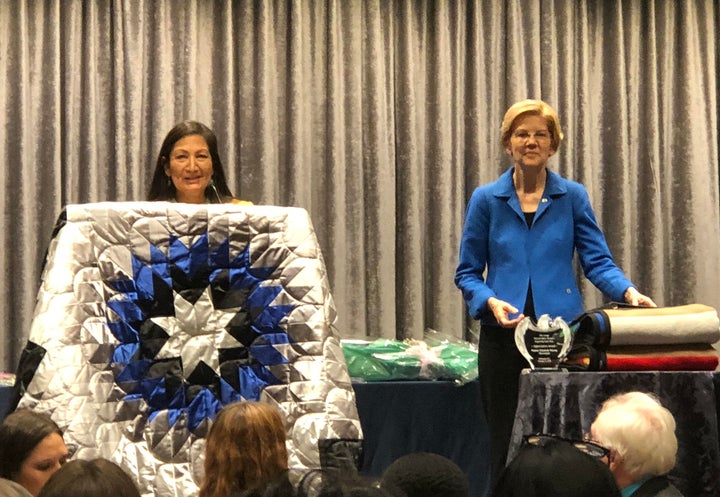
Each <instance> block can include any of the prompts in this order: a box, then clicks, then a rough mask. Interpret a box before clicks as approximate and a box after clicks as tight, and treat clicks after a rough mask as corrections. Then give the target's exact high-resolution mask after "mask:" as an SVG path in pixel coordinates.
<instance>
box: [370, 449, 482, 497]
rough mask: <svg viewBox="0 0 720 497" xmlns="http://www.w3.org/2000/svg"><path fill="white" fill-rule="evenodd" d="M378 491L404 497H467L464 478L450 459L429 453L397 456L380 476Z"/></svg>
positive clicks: (467, 483) (467, 485)
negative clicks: (381, 489)
mask: <svg viewBox="0 0 720 497" xmlns="http://www.w3.org/2000/svg"><path fill="white" fill-rule="evenodd" d="M380 486H381V488H383V489H385V490H387V491H388V492H389V493H391V494H393V495H396V496H398V495H399V496H404V497H434V496H438V495H442V496H443V497H468V492H469V487H470V484H469V482H468V478H467V475H465V473H463V471H462V469H460V467H459V466H458V465H457V464H455V463H454V462H453V461H452V460H450V459H448V458H447V457H445V456H441V455H439V454H432V453H430V452H416V453H413V454H407V455H404V456H401V457H399V458H398V459H396V460H395V461H393V463H392V464H391V465H390V466H388V468H387V469H386V470H385V472H384V473H383V475H382V479H381V483H380Z"/></svg>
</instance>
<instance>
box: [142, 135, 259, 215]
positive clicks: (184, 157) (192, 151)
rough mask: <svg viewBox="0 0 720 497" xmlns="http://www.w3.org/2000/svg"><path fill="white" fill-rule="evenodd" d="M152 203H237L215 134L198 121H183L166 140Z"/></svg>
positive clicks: (157, 165) (151, 191)
mask: <svg viewBox="0 0 720 497" xmlns="http://www.w3.org/2000/svg"><path fill="white" fill-rule="evenodd" d="M148 200H166V201H172V202H184V203H189V204H219V203H226V202H229V203H237V204H251V202H244V201H239V200H236V199H234V197H233V194H232V192H231V191H230V188H229V187H228V184H227V179H226V178H225V170H224V168H223V164H222V161H221V160H220V153H219V152H218V145H217V137H216V136H215V133H213V131H212V130H211V129H210V128H208V127H207V126H205V125H204V124H202V123H200V122H197V121H183V122H181V123H179V124H177V125H175V126H174V127H173V128H172V129H171V130H170V131H169V132H168V134H167V135H166V136H165V139H164V140H163V143H162V145H161V147H160V152H159V153H158V158H157V162H156V165H155V172H154V173H153V178H152V182H151V183H150V191H149V192H148Z"/></svg>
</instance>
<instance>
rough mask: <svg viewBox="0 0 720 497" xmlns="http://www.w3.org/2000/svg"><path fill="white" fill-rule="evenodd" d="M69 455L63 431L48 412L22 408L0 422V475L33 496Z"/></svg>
mask: <svg viewBox="0 0 720 497" xmlns="http://www.w3.org/2000/svg"><path fill="white" fill-rule="evenodd" d="M67 458H68V449H67V447H66V446H65V442H64V441H63V437H62V432H61V431H60V428H58V426H57V425H56V424H55V422H54V421H53V420H52V419H50V417H49V416H47V415H46V414H42V413H38V412H33V411H30V410H25V409H21V410H18V411H15V412H13V413H11V414H9V415H8V416H7V417H6V418H5V419H4V420H3V422H2V425H0V477H2V478H6V479H8V480H12V481H14V482H16V483H19V484H20V485H22V486H23V487H25V488H26V489H27V490H28V492H30V493H31V494H32V495H33V496H34V497H37V495H38V494H39V493H40V489H42V487H43V485H45V482H47V481H48V479H49V478H50V477H51V476H52V475H53V473H55V472H56V471H57V470H58V469H60V466H62V465H63V464H64V463H65V461H66V460H67Z"/></svg>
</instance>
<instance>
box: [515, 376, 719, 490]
mask: <svg viewBox="0 0 720 497" xmlns="http://www.w3.org/2000/svg"><path fill="white" fill-rule="evenodd" d="M632 390H640V391H644V392H650V393H653V394H655V395H656V396H657V397H658V398H659V399H660V402H661V403H662V404H663V405H664V406H665V407H667V408H668V409H669V410H670V411H671V412H672V414H673V416H675V422H676V435H677V438H678V457H677V464H676V466H675V469H673V471H672V472H671V473H670V478H671V480H672V481H673V483H674V484H675V485H676V486H677V487H678V489H680V491H681V492H682V493H683V494H684V495H685V496H686V497H718V496H720V444H719V439H718V414H719V413H720V374H719V373H713V372H690V371H687V372H684V371H678V372H664V371H663V372H660V371H647V372H597V373H591V372H570V373H568V372H537V371H536V372H531V371H529V370H525V371H523V373H522V374H521V375H520V390H519V394H518V399H519V401H518V408H517V414H516V418H515V424H514V427H513V433H512V440H511V443H510V451H509V454H508V460H510V459H511V458H512V457H513V456H514V455H515V454H516V453H517V450H518V448H519V446H520V444H521V442H522V436H523V435H525V434H531V433H541V432H542V433H551V434H555V435H561V436H565V437H568V438H578V437H582V436H583V435H585V434H587V433H589V431H590V425H591V424H592V422H593V420H594V419H595V415H596V414H597V411H598V409H599V408H600V406H601V404H602V403H603V402H604V401H605V400H606V399H607V398H608V397H610V396H612V395H614V394H617V393H623V392H628V391H632Z"/></svg>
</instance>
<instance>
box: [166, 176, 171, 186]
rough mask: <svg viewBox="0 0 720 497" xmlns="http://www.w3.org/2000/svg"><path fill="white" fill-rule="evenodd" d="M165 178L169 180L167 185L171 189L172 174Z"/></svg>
mask: <svg viewBox="0 0 720 497" xmlns="http://www.w3.org/2000/svg"><path fill="white" fill-rule="evenodd" d="M165 179H166V181H167V187H168V189H170V187H171V186H172V180H171V179H170V176H165Z"/></svg>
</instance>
